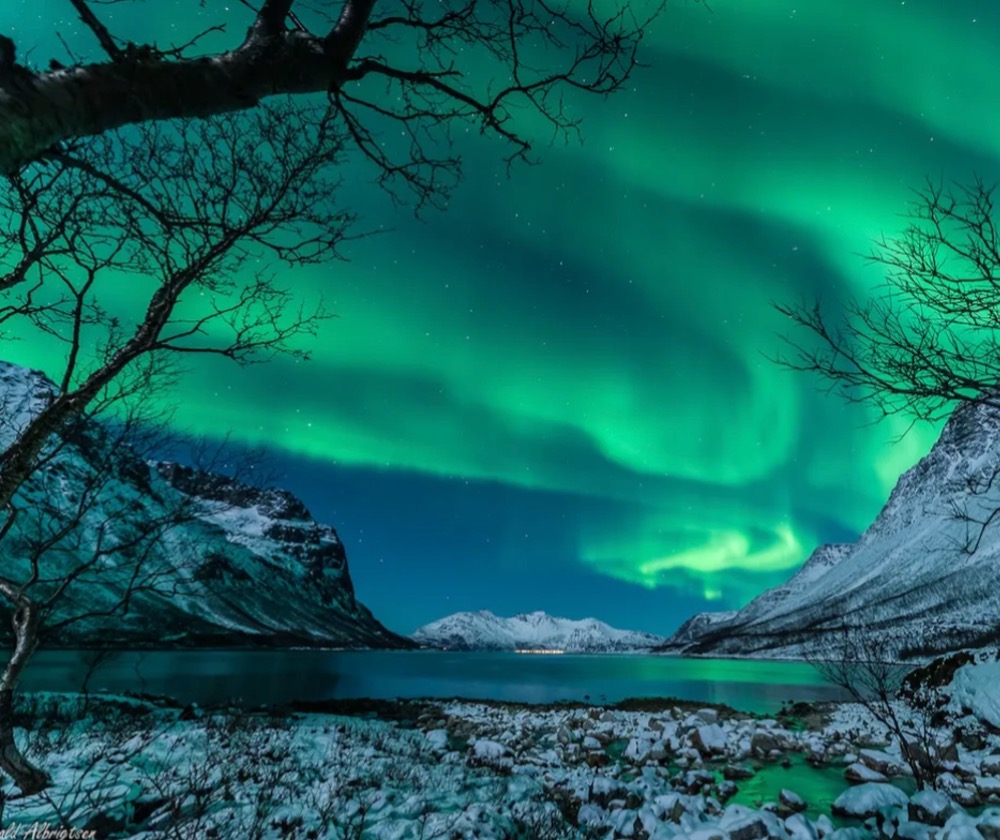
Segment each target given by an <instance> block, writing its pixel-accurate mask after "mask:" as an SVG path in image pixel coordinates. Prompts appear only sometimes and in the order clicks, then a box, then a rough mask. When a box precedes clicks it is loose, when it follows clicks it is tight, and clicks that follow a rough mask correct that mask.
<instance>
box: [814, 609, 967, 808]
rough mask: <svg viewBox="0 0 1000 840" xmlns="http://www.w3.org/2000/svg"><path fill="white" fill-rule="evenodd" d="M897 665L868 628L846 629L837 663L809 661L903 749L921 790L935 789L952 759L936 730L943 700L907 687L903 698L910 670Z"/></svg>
mask: <svg viewBox="0 0 1000 840" xmlns="http://www.w3.org/2000/svg"><path fill="white" fill-rule="evenodd" d="M894 660H895V656H894V655H893V651H892V650H891V648H890V646H889V645H888V644H887V643H886V642H885V640H884V637H881V636H879V635H876V634H875V633H872V632H870V631H869V630H868V629H867V628H864V627H850V628H848V627H845V628H844V629H843V631H842V633H841V634H840V639H839V641H838V649H837V655H836V656H835V657H832V658H830V659H820V658H818V657H814V656H807V657H806V661H807V662H808V663H809V664H810V665H812V666H813V667H814V668H815V669H816V671H817V672H818V673H819V674H820V676H821V677H823V679H824V680H826V682H828V683H830V684H831V685H835V686H837V687H839V688H842V689H844V690H845V691H846V692H847V693H848V694H849V695H850V697H851V699H853V700H854V702H855V703H858V704H860V705H861V706H862V707H863V708H864V709H865V710H866V711H867V712H868V714H869V715H870V716H871V717H872V718H873V719H874V720H875V721H877V722H878V723H879V724H881V725H882V726H883V727H884V729H885V731H886V733H887V734H888V735H889V737H890V738H891V739H892V740H893V741H895V742H896V745H897V746H898V747H899V751H900V754H901V755H902V757H903V760H904V761H906V764H907V766H908V767H909V768H910V772H911V773H912V774H913V778H914V781H915V782H916V783H917V788H918V789H921V790H923V789H924V788H925V787H931V788H936V787H937V780H938V777H939V776H940V775H941V773H942V772H943V770H944V767H943V765H944V762H945V761H946V760H947V759H948V758H953V756H951V755H949V749H953V748H952V747H951V742H950V741H947V743H942V738H943V737H945V738H946V736H947V734H948V733H946V732H944V731H943V730H941V729H940V727H938V726H936V725H935V724H936V717H937V716H938V714H939V712H940V699H941V698H940V695H939V694H938V692H936V691H935V690H934V689H932V688H929V687H927V686H922V685H912V684H908V685H907V687H908V691H907V692H902V691H901V689H902V688H903V686H904V685H906V684H907V682H906V677H907V674H908V672H909V670H910V669H908V668H906V667H905V666H903V665H901V664H900V663H898V662H896V661H894Z"/></svg>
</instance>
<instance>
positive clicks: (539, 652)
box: [514, 648, 566, 655]
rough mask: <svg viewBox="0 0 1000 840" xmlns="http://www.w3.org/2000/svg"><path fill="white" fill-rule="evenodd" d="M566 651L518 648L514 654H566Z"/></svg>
mask: <svg viewBox="0 0 1000 840" xmlns="http://www.w3.org/2000/svg"><path fill="white" fill-rule="evenodd" d="M565 652H566V651H564V650H559V649H558V648H517V649H515V650H514V653H534V654H550V655H551V654H560V653H565Z"/></svg>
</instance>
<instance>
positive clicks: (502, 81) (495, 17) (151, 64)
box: [0, 0, 658, 193]
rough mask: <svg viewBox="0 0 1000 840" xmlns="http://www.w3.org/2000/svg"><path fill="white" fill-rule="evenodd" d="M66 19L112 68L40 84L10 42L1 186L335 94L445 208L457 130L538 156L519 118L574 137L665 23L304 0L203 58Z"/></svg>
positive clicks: (371, 145) (408, 2) (627, 15)
mask: <svg viewBox="0 0 1000 840" xmlns="http://www.w3.org/2000/svg"><path fill="white" fill-rule="evenodd" d="M112 1H113V2H114V0H112ZM117 2H128V0H117ZM190 2H191V5H192V6H194V5H195V0H190ZM66 3H67V10H69V9H71V8H72V9H73V10H75V11H76V12H77V13H78V14H79V16H80V18H81V20H82V22H83V23H84V24H85V26H86V27H87V28H88V29H89V30H90V32H91V33H92V35H93V37H94V39H95V41H96V44H97V45H99V46H100V48H101V50H102V51H103V53H104V54H105V56H106V59H107V60H105V61H102V62H96V63H84V62H76V61H75V60H74V63H73V66H69V67H65V66H62V64H61V63H58V62H57V63H56V65H55V66H54V67H51V68H49V69H47V70H44V71H38V70H35V69H32V68H30V67H27V66H25V65H24V64H21V63H19V61H18V49H17V47H18V45H17V44H15V42H14V41H13V40H11V39H10V38H9V37H6V36H2V35H0V172H2V173H5V174H8V175H10V174H15V173H16V172H18V171H19V170H20V168H21V167H22V166H24V165H25V164H26V163H28V162H30V161H34V160H38V159H39V158H42V157H45V156H46V155H48V154H50V153H51V152H52V151H53V150H54V149H58V148H59V146H60V144H62V143H65V142H67V141H72V140H74V139H76V138H80V137H86V136H91V135H96V134H103V133H104V132H107V131H109V130H112V129H115V128H118V127H121V126H123V125H129V124H136V123H140V122H146V121H148V120H158V119H167V118H174V117H204V116H209V115H213V114H220V113H225V112H234V111H242V110H247V109H252V108H254V107H256V106H257V105H258V104H259V103H260V102H261V101H262V100H263V99H265V98H267V97H270V96H274V95H277V94H303V93H322V94H328V95H329V96H330V97H331V100H332V101H333V103H334V104H335V106H336V107H337V109H338V110H339V111H340V112H341V114H342V116H343V119H344V121H345V123H346V124H347V125H348V126H349V127H350V134H351V136H352V139H353V140H354V141H355V143H356V144H357V146H358V148H360V149H361V151H362V152H363V153H364V154H365V155H367V156H369V157H370V158H372V159H374V160H376V161H377V162H378V163H379V164H380V165H381V166H384V167H385V169H386V171H387V172H391V173H392V174H393V175H394V176H399V177H401V178H402V179H404V180H405V181H409V182H411V183H417V184H418V187H419V189H420V190H422V191H428V190H429V191H430V192H431V193H437V192H439V191H440V190H441V189H442V188H443V186H444V185H443V184H441V183H438V181H439V179H438V178H437V177H435V176H436V174H439V175H442V176H445V175H447V174H448V173H454V171H455V167H456V165H457V161H456V160H455V159H454V158H453V157H451V156H450V155H449V154H444V155H442V154H441V151H442V150H443V149H444V147H439V148H437V151H436V152H435V151H434V149H435V147H437V145H438V143H439V141H440V140H441V139H442V137H447V135H448V133H449V132H450V130H451V126H452V125H453V124H454V123H457V122H461V123H465V124H469V123H472V124H475V125H478V126H479V127H480V128H481V130H482V131H484V132H488V133H491V134H495V135H498V136H500V137H502V138H504V139H505V140H507V141H510V142H511V143H512V144H513V147H512V148H513V150H514V151H513V153H514V155H522V154H523V153H524V152H526V151H527V150H528V148H529V145H530V143H529V141H528V139H526V137H525V136H524V135H523V134H522V133H520V132H519V131H518V130H517V129H516V128H515V127H514V121H513V118H514V115H515V113H516V112H517V110H518V109H519V108H524V107H527V108H529V109H531V110H534V111H535V112H537V113H539V114H541V115H542V116H543V117H544V118H545V119H546V120H547V121H548V122H550V123H551V125H552V127H553V129H555V130H556V131H558V132H565V131H567V130H571V129H572V128H574V126H575V121H574V120H573V119H572V118H571V117H570V116H568V115H567V113H566V112H565V111H564V109H563V102H562V95H563V93H564V92H565V91H566V90H569V89H577V90H582V91H590V92H594V93H599V94H608V93H612V92H614V91H616V90H618V89H620V88H621V87H622V86H623V85H624V84H626V83H627V82H628V80H629V78H630V76H631V74H632V71H633V69H634V67H635V66H636V55H637V48H638V46H639V42H640V41H641V39H642V35H643V31H644V29H645V26H646V24H647V23H648V21H649V19H650V18H651V17H652V15H653V14H655V13H656V11H658V7H656V6H654V7H653V8H652V9H651V13H650V14H647V15H645V16H638V15H636V14H635V13H633V11H632V9H631V8H630V7H629V6H628V5H622V6H619V7H617V8H615V7H614V6H611V7H607V8H602V7H599V6H598V5H597V4H595V3H583V4H572V3H569V2H566V0H559V2H549V0H490V2H477V0H448V1H447V2H444V3H439V2H433V3H432V2H423V0H399V2H396V3H394V4H392V5H390V6H388V7H386V8H385V9H379V8H378V7H377V4H376V3H375V2H374V0H344V2H343V3H342V4H341V5H340V7H339V13H338V14H337V15H336V17H335V19H333V18H329V17H327V16H326V14H325V13H323V12H316V11H313V10H312V9H310V8H309V7H308V6H307V4H305V3H303V2H298V3H297V2H296V0H263V2H262V3H261V4H260V8H259V10H258V11H256V12H255V13H252V14H247V15H245V17H244V19H245V20H248V21H249V22H250V25H249V28H248V30H247V32H246V35H245V37H244V38H243V40H242V41H241V42H239V43H235V44H234V45H233V48H232V49H230V50H228V51H226V52H222V53H219V54H213V55H198V54H197V53H196V52H195V50H196V45H197V42H198V40H200V39H197V38H196V39H195V40H194V42H192V43H190V44H187V45H183V46H180V47H177V48H171V49H162V48H159V47H157V46H155V45H154V44H153V43H144V44H135V43H131V42H125V41H123V40H122V39H121V38H119V37H116V36H115V34H114V32H113V31H111V30H110V29H109V28H108V27H107V25H106V24H105V23H103V22H102V21H101V20H100V18H99V16H98V14H97V12H95V10H94V8H93V7H94V6H95V5H97V4H96V3H94V2H88V0H66ZM102 5H103V4H102ZM242 5H243V6H248V7H249V6H250V4H249V2H242ZM241 11H242V9H240V8H239V7H237V9H236V11H234V12H230V17H233V16H236V17H238V12H241ZM225 23H226V21H225V20H220V21H219V23H218V24H217V25H216V26H213V27H212V29H222V28H224V26H225ZM386 120H387V121H389V124H395V126H396V127H397V128H398V129H401V130H402V132H403V134H404V136H405V138H406V143H405V144H404V146H403V147H402V149H401V157H399V158H397V159H392V160H390V159H389V158H388V157H387V156H386V155H387V153H386V152H385V150H384V147H383V146H382V145H381V144H380V143H378V142H376V141H375V138H374V126H375V125H377V124H378V123H379V122H380V121H386ZM436 170H443V172H437V173H436V172H435V171H436Z"/></svg>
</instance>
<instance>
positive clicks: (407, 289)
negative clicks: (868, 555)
mask: <svg viewBox="0 0 1000 840" xmlns="http://www.w3.org/2000/svg"><path fill="white" fill-rule="evenodd" d="M68 5H69V4H68V3H66V2H65V0H32V2H30V3H29V2H27V0H16V2H14V3H11V4H10V5H9V6H8V5H7V4H5V11H4V12H2V13H0V20H2V26H0V28H2V29H4V30H5V31H9V32H10V33H11V34H12V35H13V36H14V37H15V38H16V39H17V40H18V42H19V43H20V44H22V45H24V46H23V47H22V49H26V48H27V47H28V46H29V45H34V52H33V53H32V57H33V58H34V60H36V61H37V62H38V63H43V62H44V61H47V59H48V58H49V57H50V56H53V55H54V56H60V57H62V58H63V60H65V57H64V55H63V53H62V52H61V47H60V46H59V42H58V41H57V40H56V39H55V38H54V36H53V33H54V32H55V31H58V32H59V33H60V34H62V35H63V36H64V37H65V38H66V39H67V41H69V42H71V43H73V44H74V45H80V52H81V53H83V54H87V53H88V50H89V49H90V48H89V47H87V46H86V44H87V37H88V36H87V34H86V33H85V32H83V31H81V28H80V26H79V24H77V23H76V22H75V21H74V20H73V18H72V17H71V16H70V15H69V14H68V13H67V7H68ZM182 6H183V7H185V14H183V15H177V14H176V10H177V8H180V7H182ZM135 7H136V8H134V9H133V8H128V7H127V6H126V7H118V6H115V7H108V10H107V11H106V12H102V13H104V14H105V17H106V18H107V19H108V23H109V24H111V28H112V29H113V30H115V31H120V32H122V33H123V34H126V35H127V36H128V37H133V38H136V39H137V40H149V39H150V37H152V38H155V39H157V40H158V41H159V42H160V43H161V44H165V43H168V42H171V41H173V42H175V43H177V42H182V41H184V40H186V37H187V36H188V35H189V34H191V31H192V28H194V27H201V28H203V24H204V23H205V22H206V21H207V22H212V19H213V17H214V18H219V17H222V18H224V19H225V20H226V22H227V24H229V25H230V29H229V32H228V33H226V34H224V35H219V36H218V39H219V40H217V41H216V42H215V44H214V46H219V45H222V46H226V45H229V44H231V43H234V42H235V39H237V38H238V37H239V36H240V35H241V34H242V31H243V27H244V26H245V23H246V20H247V17H246V16H247V14H248V13H247V12H246V10H245V9H243V8H242V7H241V6H240V5H239V4H235V3H234V4H232V6H231V7H230V6H225V7H224V6H223V5H222V4H221V3H212V2H210V3H208V4H207V6H204V7H201V6H199V4H198V3H197V2H195V0H176V3H168V2H164V3H156V4H155V5H154V4H152V3H137V4H135ZM8 8H9V9H10V11H7V9H8ZM136 9H138V13H137V11H136ZM53 21H55V23H54V24H53ZM998 36H1000V6H998V5H997V4H996V3H994V2H992V0H952V2H949V3H941V2H938V0H810V2H808V3H797V2H791V0H754V2H752V3H747V2H743V0H713V2H712V3H711V8H710V9H707V8H706V7H705V6H703V5H700V4H698V3H695V2H691V0H672V2H670V3H669V4H668V5H667V8H666V10H665V11H664V13H663V15H662V16H661V17H660V18H659V19H658V20H657V21H656V22H655V24H654V25H653V26H652V28H651V29H650V32H649V34H648V38H647V40H646V41H645V43H644V46H645V52H644V54H643V57H642V58H643V61H644V63H645V64H646V65H648V66H646V67H643V68H642V69H641V70H639V71H638V72H637V73H636V74H635V76H634V82H633V85H632V87H631V89H630V90H628V91H626V92H624V93H622V94H621V95H618V96H615V97H612V98H610V99H608V100H603V101H602V100H596V99H590V100H587V99H573V100H571V102H570V106H571V107H572V108H573V109H574V111H575V113H576V114H577V115H578V116H580V117H582V118H583V120H584V122H583V136H584V140H583V142H582V143H575V142H571V143H569V144H566V145H564V144H562V143H561V142H560V143H557V144H555V145H553V146H549V145H547V143H546V142H545V138H546V137H547V135H546V134H544V133H543V129H542V126H541V125H539V124H535V123H532V122H531V121H530V120H529V121H528V122H526V123H524V124H523V126H524V128H525V130H526V132H527V133H528V134H532V133H534V134H535V135H536V136H537V137H538V138H539V140H540V142H539V146H538V151H537V160H538V163H537V165H535V166H532V167H524V166H522V167H515V168H514V170H513V171H512V172H511V174H510V177H508V175H507V172H506V169H505V167H504V165H503V163H502V160H501V158H502V155H503V153H504V149H503V147H502V146H501V145H500V144H499V143H497V142H495V141H491V140H488V139H481V138H473V139H470V140H469V141H468V142H466V141H464V140H463V141H462V143H461V144H460V151H461V152H462V153H463V155H464V158H465V179H464V183H463V184H462V186H461V187H460V189H459V190H458V191H457V193H456V194H455V196H454V197H453V200H452V202H451V206H450V207H449V208H448V210H447V211H446V212H443V213H430V214H428V215H426V216H425V217H424V218H423V219H422V220H417V219H415V218H414V217H413V216H412V214H411V213H410V212H409V211H407V210H406V209H405V208H396V207H394V206H393V205H392V204H391V203H390V202H388V201H387V200H386V199H385V197H384V196H383V195H381V194H379V192H378V191H377V190H376V189H374V188H373V187H372V186H371V185H370V183H369V182H368V181H367V180H366V178H365V176H364V172H363V170H361V169H360V168H359V169H358V173H357V174H358V177H357V178H354V179H352V180H351V183H350V184H349V185H348V186H347V187H346V188H345V190H344V191H343V193H342V194H341V195H340V196H338V197H337V200H338V201H339V202H341V203H342V204H344V206H346V207H349V208H351V209H352V210H354V211H356V212H358V213H359V214H360V216H361V219H362V221H363V223H365V225H366V226H367V227H368V228H384V233H382V234H381V235H379V236H376V237H373V238H369V239H364V240H360V241H358V242H355V243H352V244H350V245H349V246H348V248H347V249H346V254H347V256H348V257H349V258H350V260H349V262H346V263H337V264H332V265H326V266H322V267H318V268H311V269H303V270H298V271H297V272H296V273H295V275H294V278H293V279H294V285H295V287H296V288H297V289H299V290H300V291H301V294H302V296H303V298H304V299H306V300H311V299H315V298H316V296H318V295H320V294H322V295H323V296H324V297H325V298H326V301H327V303H328V304H329V306H330V308H331V309H332V310H333V311H334V312H336V314H337V316H338V317H337V318H336V319H335V320H333V321H330V322H328V323H327V324H325V325H324V327H323V329H322V331H321V333H320V335H319V336H318V337H317V338H316V339H315V341H314V346H313V350H314V355H313V358H312V360H311V361H309V362H306V363H297V362H293V361H290V360H281V359H279V360H277V361H275V362H272V363H270V364H268V365H267V366H266V367H259V366H258V367H253V368H249V369H236V368H234V367H232V366H227V365H225V364H223V363H211V362H210V363H207V364H200V365H199V366H198V367H197V368H195V369H193V370H192V372H191V373H190V374H189V375H188V376H187V377H186V379H185V380H184V381H183V383H182V385H181V386H180V388H179V390H178V394H177V397H178V400H179V408H178V411H177V413H176V421H175V422H176V424H177V426H178V428H179V429H181V430H183V431H184V432H185V433H188V434H191V435H194V436H199V437H205V438H211V439H220V438H222V437H223V436H225V435H229V436H230V439H231V441H232V442H233V443H234V445H236V446H247V447H250V446H253V447H263V448H264V450H265V451H266V453H267V460H268V462H269V464H270V465H271V466H272V467H275V468H277V469H278V471H279V472H280V473H281V474H282V479H281V483H283V484H284V485H286V486H287V487H288V488H289V489H291V490H293V491H294V492H296V493H297V494H298V495H300V496H301V497H302V498H303V499H304V500H305V501H306V503H307V504H308V506H309V507H310V509H311V510H312V512H313V514H314V515H315V516H316V517H317V518H318V519H321V520H324V521H328V522H330V523H331V524H334V525H335V526H336V527H337V528H338V531H339V533H340V535H341V537H342V539H343V541H344V543H345V545H346V547H347V550H348V556H349V558H350V562H351V568H352V574H353V577H354V580H355V585H356V588H357V590H358V594H359V596H360V597H361V599H362V600H363V601H364V602H365V603H366V604H368V606H370V607H371V608H372V610H373V611H374V613H375V614H376V616H377V617H379V618H380V619H381V620H382V621H383V622H384V623H386V624H387V625H388V626H389V627H391V628H393V629H395V630H397V631H401V632H411V631H412V630H413V629H415V628H416V627H417V626H418V625H420V624H422V623H425V622H427V621H430V620H433V619H436V618H439V617H441V616H443V615H446V614H448V613H451V612H455V611H458V610H473V609H490V610H493V611H494V612H497V613H499V614H512V613H515V612H523V611H530V610H535V609H543V610H546V611H548V612H551V613H554V614H558V615H565V616H569V617H574V618H581V617H584V616H589V615H595V616H597V617H600V618H602V619H604V620H606V621H608V622H610V623H612V624H615V625H618V626H623V627H629V628H636V629H643V630H648V631H652V632H662V633H667V632H670V631H672V630H673V629H674V628H675V627H676V626H677V625H678V624H679V623H680V622H681V621H683V620H684V619H685V618H687V617H688V616H690V615H691V614H693V613H695V612H698V611H701V610H704V609H727V608H735V607H739V606H741V605H742V604H744V603H746V602H747V601H748V600H749V599H750V598H752V597H753V596H754V595H756V594H757V593H759V592H760V591H761V590H763V589H764V588H766V587H768V586H772V585H774V584H776V583H779V582H781V581H783V580H785V579H787V578H788V577H789V576H790V575H791V574H792V573H793V572H794V570H795V569H796V568H797V567H798V566H799V565H800V564H801V563H802V561H803V560H804V559H805V558H806V557H807V556H808V554H809V553H810V552H811V550H812V549H813V548H815V547H816V546H817V545H818V544H820V543H822V542H828V541H835V540H849V539H854V538H855V537H856V536H857V534H858V533H859V532H860V531H861V530H863V529H864V528H865V526H866V525H867V524H868V523H869V522H870V521H871V519H872V518H873V517H874V515H875V514H876V513H877V512H878V510H879V508H880V507H881V505H882V503H883V502H884V501H885V499H886V497H887V495H888V493H889V491H890V490H891V488H892V486H893V484H894V483H895V481H896V479H897V478H898V476H899V474H900V473H901V472H902V471H903V470H905V469H907V468H908V467H910V466H911V465H912V464H913V463H914V462H915V461H916V460H917V459H918V458H919V457H920V456H921V455H922V454H923V453H924V452H926V450H927V449H928V448H929V446H930V445H931V444H932V443H933V440H934V438H935V437H936V434H937V430H936V429H932V428H923V427H917V428H915V429H913V430H912V431H911V432H910V433H909V434H907V435H906V436H905V437H903V438H902V439H901V440H900V439H899V437H900V435H901V434H902V432H903V431H904V430H905V428H906V423H905V421H903V420H898V421H892V422H882V423H878V424H875V423H873V417H872V415H871V414H870V412H869V411H868V410H866V409H863V408H859V407H856V406H853V407H849V406H845V405H842V404H841V403H840V402H838V401H837V400H836V399H835V398H833V397H830V396H828V395H826V394H824V393H822V392H819V391H817V389H816V385H817V383H816V382H815V381H812V380H810V379H809V378H808V377H805V376H803V375H799V374H795V373H792V372H789V371H786V370H783V369H781V368H779V367H777V366H775V365H774V364H772V363H771V362H770V361H769V360H768V356H769V355H772V354H774V353H775V352H777V351H778V350H779V349H780V346H781V345H780V336H781V335H782V334H785V333H786V332H787V330H788V328H789V327H788V325H787V323H785V322H784V321H783V319H782V318H781V316H779V315H778V314H777V313H776V312H775V310H774V309H773V307H772V303H773V302H775V301H784V302H796V301H801V300H807V301H808V300H812V299H814V298H817V297H819V298H820V299H821V300H822V301H823V303H824V305H826V306H828V307H829V308H830V310H831V311H836V307H837V306H838V304H839V303H840V302H842V301H844V300H845V299H847V298H848V297H850V296H854V295H860V296H864V295H865V294H866V293H867V292H869V291H870V290H872V289H873V288H875V286H877V284H878V283H879V281H880V277H879V274H878V271H877V269H875V268H873V267H871V266H869V265H867V264H866V262H865V260H864V257H863V255H864V254H865V253H866V252H867V251H868V250H869V246H870V241H871V240H872V239H873V238H874V237H876V236H878V235H880V234H882V233H886V234H888V235H891V234H892V233H894V232H896V231H898V230H900V229H901V227H902V225H903V221H902V219H901V217H900V214H901V213H902V212H903V211H904V210H905V208H906V202H907V201H908V199H909V198H911V190H912V189H913V188H914V187H918V186H920V184H921V183H922V181H923V179H924V178H925V177H928V176H929V177H931V178H934V179H945V180H948V179H955V180H966V179H968V178H970V177H971V176H972V175H973V174H976V173H978V174H981V175H983V176H984V177H985V178H986V179H987V180H989V179H990V177H991V176H993V177H996V176H997V174H998V161H1000V122H998V121H997V120H996V119H995V108H996V103H997V102H998V101H1000V74H998V73H996V72H995V70H996V58H995V48H996V43H997V41H998ZM206 46H208V47H211V46H213V44H212V43H211V42H206ZM359 167H360V164H359ZM5 353H6V355H7V357H8V358H11V359H13V360H14V361H18V362H22V363H26V364H32V365H36V366H42V367H45V366H46V365H47V364H51V363H52V361H51V359H50V358H49V357H48V356H47V355H46V353H47V350H46V348H45V347H44V346H42V345H40V344H38V343H32V342H21V343H19V344H13V345H10V346H9V347H8V348H7V349H6V351H5ZM279 396H280V398H277V397H279Z"/></svg>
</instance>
